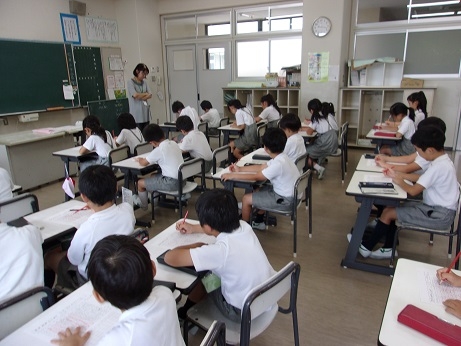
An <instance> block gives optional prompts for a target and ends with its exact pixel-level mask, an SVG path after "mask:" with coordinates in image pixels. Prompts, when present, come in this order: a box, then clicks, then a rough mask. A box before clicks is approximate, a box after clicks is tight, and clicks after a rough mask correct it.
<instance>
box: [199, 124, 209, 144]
mask: <svg viewBox="0 0 461 346" xmlns="http://www.w3.org/2000/svg"><path fill="white" fill-rule="evenodd" d="M197 129H198V130H199V131H200V132H203V134H204V135H205V137H206V140H207V141H208V144H210V138H209V137H208V123H207V122H203V123H200V124H198V126H197Z"/></svg>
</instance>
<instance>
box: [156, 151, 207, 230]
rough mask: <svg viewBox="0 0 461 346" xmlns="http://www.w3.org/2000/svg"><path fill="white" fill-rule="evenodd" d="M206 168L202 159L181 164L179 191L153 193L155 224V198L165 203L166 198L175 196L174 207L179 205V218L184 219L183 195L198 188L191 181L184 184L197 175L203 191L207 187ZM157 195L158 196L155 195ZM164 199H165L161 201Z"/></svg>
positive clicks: (179, 169)
mask: <svg viewBox="0 0 461 346" xmlns="http://www.w3.org/2000/svg"><path fill="white" fill-rule="evenodd" d="M204 167H205V161H204V160H203V159H201V158H198V157H197V158H195V159H192V160H189V161H186V162H184V163H183V164H181V165H180V166H179V168H178V182H179V183H178V189H177V190H175V191H163V190H158V191H152V195H151V204H152V221H153V222H155V215H154V209H155V208H154V198H158V199H159V201H160V202H165V201H166V199H165V197H166V196H173V197H174V201H173V203H172V205H175V206H176V203H178V205H179V218H182V206H183V204H184V201H183V200H182V199H181V197H182V195H184V194H186V193H191V192H192V191H194V190H195V188H196V187H197V186H198V184H197V183H195V182H191V181H186V185H184V186H183V185H182V182H183V181H184V180H186V179H187V178H189V177H193V176H195V175H199V174H200V176H201V186H202V189H203V188H204V186H205V172H204ZM155 194H157V195H155ZM161 198H164V199H161Z"/></svg>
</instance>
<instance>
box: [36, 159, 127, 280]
mask: <svg viewBox="0 0 461 346" xmlns="http://www.w3.org/2000/svg"><path fill="white" fill-rule="evenodd" d="M78 188H79V190H80V195H81V197H82V200H83V201H84V202H85V203H87V205H88V207H89V208H90V209H91V210H93V211H94V214H92V215H91V216H90V217H89V218H88V220H86V221H85V222H84V223H82V224H81V226H80V228H79V229H78V230H77V232H76V233H75V235H74V237H73V238H72V241H71V243H70V247H69V249H68V250H67V251H53V252H50V253H48V254H46V256H45V267H46V268H47V269H51V270H53V271H54V272H55V273H57V275H58V280H57V282H58V284H59V285H61V286H63V287H69V288H78V287H79V286H81V285H83V284H84V283H85V282H86V281H87V279H88V276H87V272H86V266H87V264H88V259H89V258H90V254H91V251H92V250H93V248H94V246H95V245H96V243H97V242H98V241H99V240H101V239H102V238H105V237H107V236H108V235H112V234H124V235H128V234H131V233H133V230H134V224H135V221H136V220H135V217H134V213H133V207H132V206H131V205H129V204H128V203H121V204H119V205H115V204H114V200H115V194H116V192H117V178H116V177H115V175H114V173H113V172H112V170H111V169H110V168H109V167H106V166H101V165H93V166H90V167H88V168H87V169H86V170H85V171H84V172H82V174H81V175H80V179H79V182H78ZM77 212H78V211H77Z"/></svg>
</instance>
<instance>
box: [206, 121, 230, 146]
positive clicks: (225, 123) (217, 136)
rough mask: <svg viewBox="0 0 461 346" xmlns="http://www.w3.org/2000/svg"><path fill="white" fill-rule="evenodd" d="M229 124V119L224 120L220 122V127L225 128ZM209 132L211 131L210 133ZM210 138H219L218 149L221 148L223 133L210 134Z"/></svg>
mask: <svg viewBox="0 0 461 346" xmlns="http://www.w3.org/2000/svg"><path fill="white" fill-rule="evenodd" d="M228 124H229V118H227V117H226V118H222V119H221V121H220V122H219V127H221V126H225V125H228ZM208 132H209V131H208ZM208 138H217V139H218V147H220V146H221V131H219V130H218V133H217V134H211V133H208Z"/></svg>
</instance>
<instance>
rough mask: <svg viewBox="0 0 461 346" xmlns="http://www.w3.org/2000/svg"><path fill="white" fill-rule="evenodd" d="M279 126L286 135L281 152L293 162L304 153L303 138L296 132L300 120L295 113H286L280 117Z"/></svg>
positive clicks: (299, 127) (299, 125)
mask: <svg viewBox="0 0 461 346" xmlns="http://www.w3.org/2000/svg"><path fill="white" fill-rule="evenodd" d="M279 127H280V128H281V129H282V130H283V132H285V135H286V136H287V143H286V144H285V149H284V150H283V152H284V153H285V154H286V155H287V156H288V157H289V158H290V159H291V160H292V161H293V162H295V161H296V159H297V158H298V157H300V156H301V155H304V154H305V153H306V144H305V142H304V138H303V136H301V135H300V134H299V133H298V132H299V130H300V129H301V120H300V119H299V117H298V116H297V115H296V114H293V113H288V114H287V115H285V116H283V117H282V119H280V123H279Z"/></svg>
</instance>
